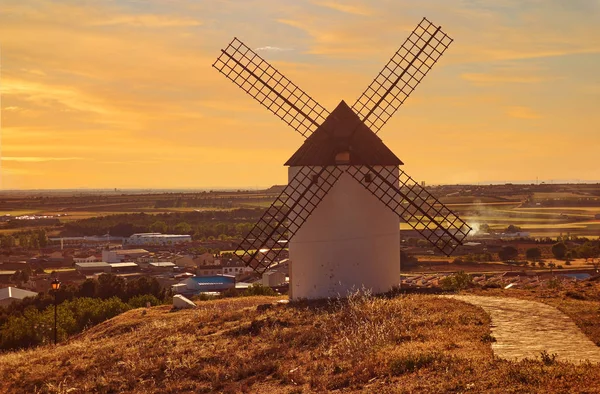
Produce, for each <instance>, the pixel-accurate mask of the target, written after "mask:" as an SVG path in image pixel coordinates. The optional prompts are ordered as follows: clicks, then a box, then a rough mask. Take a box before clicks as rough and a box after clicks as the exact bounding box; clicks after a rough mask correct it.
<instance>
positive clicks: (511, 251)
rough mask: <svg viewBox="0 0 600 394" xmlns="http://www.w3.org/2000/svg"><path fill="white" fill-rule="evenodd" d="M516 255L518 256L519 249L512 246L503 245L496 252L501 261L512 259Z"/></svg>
mask: <svg viewBox="0 0 600 394" xmlns="http://www.w3.org/2000/svg"><path fill="white" fill-rule="evenodd" d="M517 256H519V251H518V250H517V248H515V247H514V246H503V247H502V250H501V251H500V252H498V257H500V260H502V261H507V260H514V259H516V258H517Z"/></svg>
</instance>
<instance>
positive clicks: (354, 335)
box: [0, 295, 600, 393]
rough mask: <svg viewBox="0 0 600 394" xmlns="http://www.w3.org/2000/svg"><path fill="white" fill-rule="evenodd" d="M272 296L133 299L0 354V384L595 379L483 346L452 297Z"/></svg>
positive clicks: (113, 388) (482, 334)
mask: <svg viewBox="0 0 600 394" xmlns="http://www.w3.org/2000/svg"><path fill="white" fill-rule="evenodd" d="M278 299H279V298H275V297H248V298H237V299H221V300H215V301H205V302H200V303H199V308H197V309H196V310H187V311H179V312H171V311H170V307H169V306H159V307H154V308H148V309H146V308H140V309H134V310H131V311H128V312H126V313H124V314H122V315H120V316H117V317H115V318H113V319H111V320H109V321H106V322H104V323H102V324H100V325H98V326H95V327H93V328H91V329H89V330H87V331H85V332H84V333H82V334H80V335H78V336H75V337H73V338H71V339H69V340H68V341H66V342H65V343H61V344H59V345H58V346H56V347H54V346H44V347H39V348H36V349H32V350H27V351H21V352H15V353H7V354H4V355H0V391H2V392H22V393H33V392H42V393H66V392H69V393H89V392H100V393H117V392H119V393H120V392H140V393H159V392H160V393H180V392H206V393H208V392H232V393H233V392H261V393H302V392H322V391H326V390H337V389H340V390H348V391H363V392H411V391H413V392H465V391H469V392H523V391H527V392H531V391H539V392H542V391H547V392H556V391H564V392H572V391H580V390H582V389H585V390H588V391H589V392H597V391H599V390H600V383H599V382H600V379H599V378H600V367H597V366H590V365H579V366H576V365H572V364H563V363H561V362H556V361H552V360H548V359H546V360H541V359H540V360H525V361H522V362H509V361H503V360H499V359H496V358H494V356H493V354H492V351H491V345H490V344H491V342H492V341H493V340H494V338H493V337H492V336H491V335H490V328H489V325H490V321H489V318H488V316H487V315H486V314H485V313H484V312H483V310H481V309H479V308H477V307H474V306H471V305H468V304H465V303H462V302H459V301H456V300H451V299H443V298H438V297H434V296H424V295H411V296H401V297H398V298H393V299H383V298H373V297H359V296H354V297H351V298H350V299H349V300H348V301H343V302H342V301H332V302H325V301H324V302H313V303H298V304H287V305H286V304H276V301H277V300H278ZM267 304H268V305H267ZM261 305H265V306H261ZM259 306H261V307H259Z"/></svg>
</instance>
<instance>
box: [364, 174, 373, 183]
mask: <svg viewBox="0 0 600 394" xmlns="http://www.w3.org/2000/svg"><path fill="white" fill-rule="evenodd" d="M371 182H373V175H371V173H370V172H369V173H367V174H365V183H371Z"/></svg>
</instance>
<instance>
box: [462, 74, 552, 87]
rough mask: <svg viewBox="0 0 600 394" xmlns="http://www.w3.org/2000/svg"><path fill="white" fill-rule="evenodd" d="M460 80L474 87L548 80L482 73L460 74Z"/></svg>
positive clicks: (528, 76) (526, 76)
mask: <svg viewBox="0 0 600 394" xmlns="http://www.w3.org/2000/svg"><path fill="white" fill-rule="evenodd" d="M461 78H462V79H464V80H466V81H469V82H472V83H474V84H475V85H495V84H504V83H521V84H523V83H540V82H545V81H547V80H548V78H544V77H542V76H535V75H494V74H483V73H480V74H478V73H467V74H462V75H461Z"/></svg>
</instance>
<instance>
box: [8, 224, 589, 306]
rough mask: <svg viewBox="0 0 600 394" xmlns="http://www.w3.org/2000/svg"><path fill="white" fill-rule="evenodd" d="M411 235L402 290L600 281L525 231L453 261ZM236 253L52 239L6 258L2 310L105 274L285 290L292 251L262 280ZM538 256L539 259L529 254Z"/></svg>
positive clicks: (191, 290)
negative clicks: (449, 284)
mask: <svg viewBox="0 0 600 394" xmlns="http://www.w3.org/2000/svg"><path fill="white" fill-rule="evenodd" d="M509 230H514V229H509ZM410 235H412V234H411V233H410V232H404V234H403V237H402V238H401V239H400V243H401V254H402V258H401V277H400V278H399V280H398V283H399V285H400V288H401V289H403V290H404V291H411V290H415V289H430V290H432V289H433V290H435V289H438V290H441V287H442V286H441V282H442V281H443V278H446V277H448V276H450V275H453V274H456V273H457V272H467V273H468V274H471V275H472V280H473V283H476V284H477V285H479V286H483V287H496V288H506V289H510V288H519V287H527V288H534V287H544V286H547V284H548V283H549V281H556V280H559V281H577V280H583V279H588V278H590V277H592V276H596V275H598V267H599V266H600V260H598V259H597V258H598V256H597V248H596V249H590V250H589V251H587V252H583V253H580V254H581V255H582V256H581V257H582V258H579V259H578V258H577V257H576V256H573V254H572V253H569V254H568V255H567V254H566V253H565V255H566V256H567V258H566V259H565V260H564V261H560V260H556V257H555V256H553V254H552V246H553V245H554V244H556V242H557V240H556V239H552V238H548V237H547V238H540V239H532V238H530V237H529V234H528V233H526V232H503V233H498V234H490V233H481V232H480V233H476V234H474V235H472V236H470V237H469V238H468V242H465V243H464V244H463V245H461V246H459V247H458V249H457V251H456V253H455V255H454V256H452V257H451V258H449V257H447V256H444V255H443V254H441V253H439V252H438V251H436V250H433V249H432V248H431V247H429V246H428V245H427V244H425V243H424V242H423V241H422V240H419V239H418V238H417V237H411V236H410ZM565 241H566V244H568V245H569V247H570V249H572V250H573V251H575V250H577V248H578V247H579V248H580V249H581V248H582V247H583V245H585V244H586V239H585V238H584V239H578V238H577V237H572V239H571V240H567V239H566V237H565ZM235 247H236V241H223V240H211V241H204V242H200V241H192V239H191V237H190V236H189V235H177V234H160V233H137V234H133V235H131V236H130V237H114V236H108V235H107V236H87V237H51V238H49V239H48V244H47V246H46V247H44V248H41V249H40V250H39V253H36V252H34V251H20V252H19V251H18V249H16V250H13V251H11V252H10V253H4V254H3V255H1V256H0V286H1V287H2V289H0V305H9V304H10V303H12V302H13V301H16V302H19V301H20V300H23V299H24V298H26V297H35V296H36V295H38V294H39V293H45V292H48V291H49V290H50V289H51V283H52V281H53V280H59V281H60V282H61V283H62V284H63V285H72V286H78V285H81V284H82V283H83V282H84V281H86V280H87V279H97V278H98V277H99V276H100V275H103V274H111V275H115V276H117V277H119V278H122V279H124V280H125V281H132V280H136V279H138V278H141V277H147V278H153V279H155V280H156V281H157V282H158V283H159V285H160V286H161V288H163V289H165V290H167V291H169V292H171V293H172V294H181V295H185V296H188V297H193V296H198V295H200V294H220V293H223V292H225V291H227V290H229V289H246V288H248V287H249V286H251V285H253V284H260V285H261V286H265V287H271V288H273V289H275V290H277V291H278V292H281V293H285V292H287V289H288V286H289V261H288V256H287V250H283V253H281V254H280V255H279V259H278V260H277V261H276V262H273V264H271V266H270V267H269V269H268V270H267V271H266V272H264V273H263V274H262V275H261V274H259V273H257V272H255V271H254V270H253V269H252V267H250V266H248V265H247V264H245V263H244V262H243V261H242V260H241V259H240V258H239V257H236V255H235V254H233V253H232V252H233V251H234V249H235ZM532 250H533V251H535V250H537V251H539V253H533V256H531V255H530V254H532V252H531V251H532ZM586 250H587V249H586ZM507 251H508V252H507ZM506 253H512V254H510V255H507V256H505V255H504V254H506ZM586 253H587V254H586ZM559 257H561V256H559ZM569 257H570V258H569ZM527 259H529V260H531V261H527ZM555 260H556V263H555V262H554V261H555Z"/></svg>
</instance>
